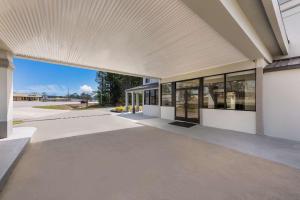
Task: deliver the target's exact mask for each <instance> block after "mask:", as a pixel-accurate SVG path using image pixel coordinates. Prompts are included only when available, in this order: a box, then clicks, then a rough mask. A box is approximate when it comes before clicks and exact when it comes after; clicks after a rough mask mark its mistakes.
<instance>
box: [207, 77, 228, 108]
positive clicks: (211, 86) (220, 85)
mask: <svg viewBox="0 0 300 200" xmlns="http://www.w3.org/2000/svg"><path fill="white" fill-rule="evenodd" d="M203 108H224V75H219V76H211V77H205V78H204V79H203Z"/></svg>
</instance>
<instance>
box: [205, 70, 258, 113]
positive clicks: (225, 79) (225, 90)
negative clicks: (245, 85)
mask: <svg viewBox="0 0 300 200" xmlns="http://www.w3.org/2000/svg"><path fill="white" fill-rule="evenodd" d="M247 71H254V77H255V79H254V81H255V86H254V87H255V92H254V98H255V103H254V107H255V109H254V110H248V109H244V110H237V109H228V108H227V78H226V77H227V75H228V74H235V73H238V72H247ZM256 73H257V70H256V68H252V69H246V70H239V71H233V72H227V73H221V74H214V75H209V76H203V77H201V79H202V85H201V89H202V91H203V90H204V84H203V81H204V78H206V77H212V76H220V75H223V76H224V108H204V107H203V104H204V95H203V93H202V97H201V100H202V103H201V105H200V106H201V109H216V110H232V111H247V112H256Z"/></svg>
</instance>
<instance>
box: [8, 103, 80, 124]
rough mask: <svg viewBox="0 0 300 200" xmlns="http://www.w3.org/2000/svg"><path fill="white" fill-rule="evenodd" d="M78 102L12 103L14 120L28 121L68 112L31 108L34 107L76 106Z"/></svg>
mask: <svg viewBox="0 0 300 200" xmlns="http://www.w3.org/2000/svg"><path fill="white" fill-rule="evenodd" d="M76 103H79V102H41V101H14V110H13V117H14V120H28V119H35V118H40V117H46V116H52V115H57V114H61V113H66V112H69V111H68V110H46V109H38V108H33V107H34V106H48V105H64V104H76Z"/></svg>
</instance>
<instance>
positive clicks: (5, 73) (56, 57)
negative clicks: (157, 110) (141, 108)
mask: <svg viewBox="0 0 300 200" xmlns="http://www.w3.org/2000/svg"><path fill="white" fill-rule="evenodd" d="M254 11H255V12H254ZM277 11H279V10H278V5H276V3H274V1H272V2H271V3H270V2H269V1H259V0H255V1H251V2H248V3H246V2H245V1H239V0H235V1H219V0H211V1H197V0H164V1H162V0H158V1H156V0H155V1H154V0H153V1H152V0H151V1H149V0H139V1H137V0H130V1H119V0H101V1H98V0H88V1H85V0H79V1H73V0H65V1H50V0H46V1H37V0H26V1H19V0H10V1H6V0H1V1H0V30H1V31H0V49H1V52H0V58H1V62H0V70H1V71H0V76H1V80H0V81H1V86H0V87H1V88H0V91H1V92H0V98H1V103H0V104H1V105H0V109H1V116H0V137H1V138H5V137H7V135H9V134H10V133H11V132H12V125H11V121H12V117H11V116H12V115H11V112H12V88H13V87H12V77H13V64H12V58H13V57H14V56H17V57H21V58H28V59H36V60H41V61H46V62H54V63H62V64H66V65H70V66H75V67H84V68H90V69H95V70H103V71H110V72H117V73H124V74H132V75H138V76H148V77H154V78H159V79H168V78H170V77H175V76H178V75H181V74H188V73H193V72H197V71H201V70H206V69H215V68H218V67H222V66H228V65H231V64H235V65H239V68H240V69H243V68H245V66H244V63H245V62H254V63H256V64H255V66H256V67H258V68H262V67H264V66H265V63H264V62H260V61H261V60H263V61H264V60H265V61H267V62H271V61H272V56H277V55H280V54H286V53H287V38H286V36H285V33H284V32H283V31H282V22H281V21H280V16H278V15H276V14H277ZM215 13H218V15H216V14H215ZM257 63H259V64H257ZM259 76H262V71H260V73H258V80H259V79H260V78H259ZM258 83H259V82H258ZM258 87H261V85H258ZM258 94H259V93H258ZM259 98H261V95H257V102H258V106H257V110H256V112H257V116H258V117H257V118H258V122H257V124H258V125H257V126H258V127H257V129H258V130H259V132H262V128H261V125H260V124H261V123H262V120H261V119H260V117H259V116H261V112H262V111H261V108H260V100H259Z"/></svg>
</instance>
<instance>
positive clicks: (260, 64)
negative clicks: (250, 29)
mask: <svg viewBox="0 0 300 200" xmlns="http://www.w3.org/2000/svg"><path fill="white" fill-rule="evenodd" d="M255 64H256V134H257V135H264V122H263V75H264V67H265V66H266V65H267V63H266V61H265V60H264V59H257V60H256V63H255Z"/></svg>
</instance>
